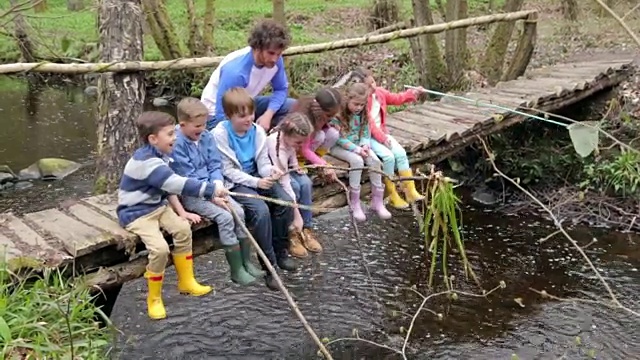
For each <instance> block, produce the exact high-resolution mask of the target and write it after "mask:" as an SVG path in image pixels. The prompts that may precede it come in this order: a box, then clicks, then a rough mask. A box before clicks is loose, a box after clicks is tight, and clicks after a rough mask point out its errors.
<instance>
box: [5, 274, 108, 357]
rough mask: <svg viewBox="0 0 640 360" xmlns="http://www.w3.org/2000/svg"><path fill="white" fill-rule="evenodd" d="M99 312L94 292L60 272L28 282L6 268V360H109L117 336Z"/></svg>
mask: <svg viewBox="0 0 640 360" xmlns="http://www.w3.org/2000/svg"><path fill="white" fill-rule="evenodd" d="M98 313H100V312H99V310H98V309H96V307H95V306H94V305H93V303H92V301H91V294H90V293H89V289H88V288H87V287H85V286H82V285H79V284H72V283H70V282H68V281H67V280H65V279H64V278H63V277H62V276H61V275H60V273H58V272H51V273H48V274H46V275H44V276H42V277H40V278H39V279H37V280H36V281H29V282H27V281H25V280H16V279H15V277H13V276H12V275H10V272H9V271H7V270H6V268H5V267H4V266H3V265H0V358H2V359H8V360H13V359H104V358H106V355H105V354H106V351H107V348H108V346H109V344H110V341H111V334H110V330H109V329H108V328H102V329H100V328H99V327H98V323H97V322H96V321H95V318H94V316H95V315H96V314H98Z"/></svg>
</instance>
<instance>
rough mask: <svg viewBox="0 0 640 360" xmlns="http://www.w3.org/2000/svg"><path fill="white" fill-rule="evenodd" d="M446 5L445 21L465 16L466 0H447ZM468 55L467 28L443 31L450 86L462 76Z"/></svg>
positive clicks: (454, 85) (456, 82)
mask: <svg viewBox="0 0 640 360" xmlns="http://www.w3.org/2000/svg"><path fill="white" fill-rule="evenodd" d="M446 6H447V9H446V18H447V19H448V20H447V21H454V20H459V19H463V18H466V17H467V0H448V1H447V5H446ZM468 56H469V54H468V52H467V28H461V29H455V30H449V31H447V32H446V33H445V58H446V60H447V70H448V78H449V83H450V84H451V86H453V87H456V85H457V84H458V83H459V81H460V79H461V78H462V74H463V71H464V69H465V68H466V66H467V61H468Z"/></svg>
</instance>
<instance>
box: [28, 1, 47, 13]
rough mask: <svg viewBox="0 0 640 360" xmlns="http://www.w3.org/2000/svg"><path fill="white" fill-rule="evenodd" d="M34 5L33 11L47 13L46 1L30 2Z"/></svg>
mask: <svg viewBox="0 0 640 360" xmlns="http://www.w3.org/2000/svg"><path fill="white" fill-rule="evenodd" d="M31 1H32V3H33V4H34V6H33V11H35V12H37V13H40V12H45V11H47V0H31Z"/></svg>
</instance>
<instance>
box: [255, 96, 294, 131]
mask: <svg viewBox="0 0 640 360" xmlns="http://www.w3.org/2000/svg"><path fill="white" fill-rule="evenodd" d="M254 100H255V105H256V119H257V118H259V117H260V116H262V114H264V113H265V112H267V110H268V109H269V101H270V100H271V96H256V97H255V99H254ZM295 103H296V99H292V98H289V97H288V98H286V99H285V100H284V103H283V104H282V106H280V109H278V111H276V113H275V114H274V115H273V119H271V128H273V127H274V126H276V125H278V124H279V123H280V121H281V120H282V119H284V117H285V116H287V114H288V113H289V111H290V110H291V108H292V107H293V104H295Z"/></svg>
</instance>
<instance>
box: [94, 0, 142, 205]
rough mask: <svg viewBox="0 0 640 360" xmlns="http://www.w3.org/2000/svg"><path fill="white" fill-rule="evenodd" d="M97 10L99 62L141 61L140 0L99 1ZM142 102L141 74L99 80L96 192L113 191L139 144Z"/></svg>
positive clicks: (118, 74)
mask: <svg viewBox="0 0 640 360" xmlns="http://www.w3.org/2000/svg"><path fill="white" fill-rule="evenodd" d="M98 11H99V13H98V18H99V20H98V30H99V36H100V56H101V61H103V62H112V61H141V60H142V58H143V46H142V45H143V43H142V39H143V35H142V19H143V18H142V16H143V13H142V9H141V4H140V0H101V1H100V5H99V9H98ZM144 97H145V87H144V75H143V73H142V72H130V73H105V74H101V75H100V78H99V80H98V116H97V122H98V124H97V125H98V158H97V160H96V184H95V191H96V192H97V193H105V192H112V191H115V190H116V189H117V188H118V183H119V181H120V176H121V174H122V171H123V169H124V166H125V164H126V162H127V160H128V159H129V156H131V154H132V152H133V150H134V149H135V148H136V146H137V144H138V135H137V130H136V127H135V119H137V118H138V116H140V114H141V113H142V105H143V103H144Z"/></svg>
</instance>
